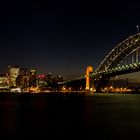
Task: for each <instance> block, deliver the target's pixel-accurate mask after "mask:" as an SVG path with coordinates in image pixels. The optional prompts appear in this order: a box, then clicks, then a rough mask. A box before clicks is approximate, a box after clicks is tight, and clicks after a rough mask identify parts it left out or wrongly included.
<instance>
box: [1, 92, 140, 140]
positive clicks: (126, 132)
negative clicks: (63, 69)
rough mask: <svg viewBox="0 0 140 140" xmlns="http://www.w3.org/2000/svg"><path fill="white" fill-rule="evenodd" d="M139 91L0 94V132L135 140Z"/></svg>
mask: <svg viewBox="0 0 140 140" xmlns="http://www.w3.org/2000/svg"><path fill="white" fill-rule="evenodd" d="M139 131H140V95H139V94H100V93H96V94H94V95H82V94H57V93H55V94H45V93H43V94H35V93H34V94H27V93H26V94H19V93H13V94H11V93H4V94H3V93H1V94H0V135H1V136H10V137H18V138H20V139H22V138H23V139H25V138H29V137H31V138H33V137H34V138H36V137H39V138H41V137H42V138H44V137H45V138H48V139H52V138H57V139H68V138H70V139H74V138H78V139H80V138H85V139H91V138H92V139H113V140H114V139H117V140H118V139H136V138H137V137H139Z"/></svg>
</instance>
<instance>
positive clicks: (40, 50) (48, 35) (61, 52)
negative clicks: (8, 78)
mask: <svg viewBox="0 0 140 140" xmlns="http://www.w3.org/2000/svg"><path fill="white" fill-rule="evenodd" d="M1 5H2V7H1V10H0V14H1V19H0V31H1V32H0V36H1V38H0V46H1V55H0V60H1V65H0V71H1V72H2V73H4V72H5V71H6V70H7V66H8V65H19V66H21V67H27V68H28V69H36V70H37V71H38V73H49V72H51V73H53V74H56V75H58V74H61V75H62V76H63V77H65V78H66V79H70V78H72V77H78V76H80V75H84V74H85V70H86V67H87V66H88V65H92V66H93V68H94V70H95V69H96V68H97V67H98V66H99V64H100V63H101V61H102V60H103V59H104V57H105V56H106V55H107V54H108V53H109V52H110V51H111V50H112V49H113V48H114V47H115V46H116V45H117V44H119V43H120V42H122V41H123V40H124V39H126V38H128V37H129V36H130V35H133V34H136V33H137V28H136V26H137V25H140V18H139V12H140V11H139V6H138V4H137V3H130V2H127V3H125V2H122V1H121V2H120V1H117V2H116V3H115V5H114V2H103V3H102V5H101V4H100V2H96V3H94V4H93V3H92V2H90V1H86V2H84V1H67V2H65V1H59V2H58V1H51V2H50V1H49V2H43V1H38V2H37V1H35V2H32V1H22V2H19V1H15V2H9V3H8V4H7V3H6V2H3V3H2V4H1ZM135 77H136V76H135Z"/></svg>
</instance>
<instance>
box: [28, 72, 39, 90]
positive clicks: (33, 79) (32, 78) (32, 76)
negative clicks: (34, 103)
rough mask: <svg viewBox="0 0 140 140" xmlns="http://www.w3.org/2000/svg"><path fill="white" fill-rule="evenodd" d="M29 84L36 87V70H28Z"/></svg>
mask: <svg viewBox="0 0 140 140" xmlns="http://www.w3.org/2000/svg"><path fill="white" fill-rule="evenodd" d="M29 86H30V87H36V86H37V81H36V71H35V70H30V73H29Z"/></svg>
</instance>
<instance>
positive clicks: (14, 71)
mask: <svg viewBox="0 0 140 140" xmlns="http://www.w3.org/2000/svg"><path fill="white" fill-rule="evenodd" d="M18 75H19V67H18V66H9V76H10V86H11V87H16V86H17V83H16V78H17V76H18Z"/></svg>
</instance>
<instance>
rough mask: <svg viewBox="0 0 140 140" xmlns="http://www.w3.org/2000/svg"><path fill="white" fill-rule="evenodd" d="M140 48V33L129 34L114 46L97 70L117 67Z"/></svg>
mask: <svg viewBox="0 0 140 140" xmlns="http://www.w3.org/2000/svg"><path fill="white" fill-rule="evenodd" d="M138 48H140V33H138V34H135V35H132V36H129V37H128V38H127V39H125V40H124V41H122V42H121V43H119V44H118V45H117V46H116V47H115V48H113V49H112V50H111V51H110V52H109V54H108V55H107V56H106V57H105V58H104V60H103V61H102V62H101V64H100V65H99V67H98V68H97V69H96V72H100V71H102V70H108V69H111V68H113V67H116V66H117V65H118V64H119V63H120V62H121V61H122V60H123V59H124V58H125V57H126V56H128V54H130V53H131V52H133V51H134V50H136V49H138Z"/></svg>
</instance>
